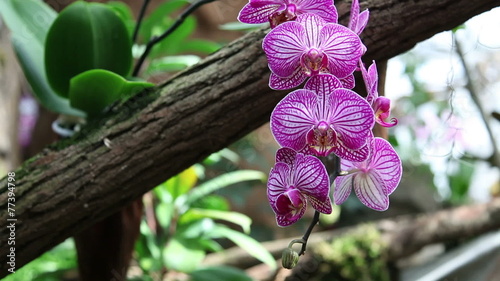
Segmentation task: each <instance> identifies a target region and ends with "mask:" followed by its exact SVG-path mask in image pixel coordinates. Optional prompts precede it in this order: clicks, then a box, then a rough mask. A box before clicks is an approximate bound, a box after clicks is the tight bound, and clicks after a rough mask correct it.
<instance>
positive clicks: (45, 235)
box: [0, 0, 499, 277]
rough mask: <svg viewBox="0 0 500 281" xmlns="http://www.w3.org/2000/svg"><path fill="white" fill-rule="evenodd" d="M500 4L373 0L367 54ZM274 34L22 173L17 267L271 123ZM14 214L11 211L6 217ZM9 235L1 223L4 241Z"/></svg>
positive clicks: (402, 46) (194, 71)
mask: <svg viewBox="0 0 500 281" xmlns="http://www.w3.org/2000/svg"><path fill="white" fill-rule="evenodd" d="M339 4H340V5H341V6H342V5H344V7H345V6H346V4H345V3H342V2H340V3H339ZM498 5H499V3H498V1H497V0H482V1H469V0H460V1H456V0H437V1H436V0H425V1H424V0H421V1H402V0H378V1H375V0H373V1H366V2H363V7H369V8H370V10H371V20H370V23H369V26H368V27H367V29H366V30H365V35H364V37H363V38H364V39H363V40H364V42H365V44H366V45H367V47H368V53H367V54H366V56H365V58H366V59H367V60H371V59H377V60H384V59H388V58H391V57H393V56H395V55H398V54H400V53H402V52H405V51H407V50H409V49H410V48H411V47H413V46H414V45H415V44H416V43H418V42H419V41H422V40H424V39H426V38H429V37H430V36H432V35H434V34H435V33H438V32H440V31H443V30H448V29H450V28H453V27H455V26H457V25H459V24H461V23H463V22H464V21H466V20H467V19H469V18H471V17H472V16H474V15H477V14H480V13H482V12H484V11H487V10H489V9H491V8H493V7H495V6H498ZM339 10H340V11H341V12H342V9H339ZM342 18H343V19H344V20H345V18H346V16H345V14H344V15H343V17H342ZM264 35H265V31H263V30H261V31H256V32H253V33H250V34H247V35H246V36H244V37H242V38H241V39H239V40H237V41H235V42H233V43H231V44H229V45H228V46H227V47H225V48H223V49H222V50H220V51H218V52H217V53H215V54H213V55H211V56H210V57H208V58H207V59H206V60H204V61H203V62H201V63H200V64H198V65H196V66H194V67H192V68H190V69H188V70H186V71H184V72H182V73H180V74H179V75H177V76H176V77H174V78H172V79H171V80H169V81H167V82H165V83H164V84H162V85H160V86H158V87H157V88H156V89H154V90H153V91H144V92H142V93H141V94H139V95H137V96H136V97H134V98H132V99H130V100H128V101H126V102H123V103H121V104H119V105H116V106H115V107H113V108H112V110H110V112H109V113H108V114H107V115H106V116H105V117H104V119H102V120H101V121H98V122H94V123H92V124H89V126H87V127H86V129H84V130H83V131H82V132H81V133H80V134H78V135H77V136H75V137H74V138H73V139H71V140H67V141H63V142H59V143H58V144H57V145H55V146H52V147H50V148H47V149H45V150H44V151H43V152H42V153H40V154H38V155H37V156H35V157H34V158H32V159H31V160H29V161H27V162H25V163H24V165H23V166H22V167H21V168H19V169H18V170H17V171H15V172H16V183H17V189H16V191H15V194H16V207H15V209H16V218H17V222H16V231H15V232H16V245H15V248H16V268H19V267H21V266H22V265H24V264H26V263H27V262H29V261H31V260H32V259H34V258H36V257H37V256H39V255H40V254H42V253H43V252H44V251H46V250H48V249H50V248H51V247H53V246H55V245H57V244H58V243H60V242H61V241H63V240H64V239H65V238H67V237H69V236H72V235H75V234H76V233H78V232H79V231H81V230H82V229H85V228H87V227H89V226H90V225H92V224H94V223H96V222H97V221H99V220H102V219H103V218H105V217H107V216H109V215H110V214H112V213H114V212H116V211H117V210H118V209H120V208H122V207H123V206H125V205H127V204H129V203H130V202H132V201H133V200H134V199H135V198H138V197H139V196H140V195H141V194H143V193H145V192H146V191H148V190H150V189H151V188H153V187H155V186H156V185H158V184H159V183H161V182H162V181H164V180H165V179H167V178H168V177H170V176H172V175H175V174H176V173H178V172H180V171H182V170H183V169H185V168H187V167H189V166H190V165H192V164H193V163H196V162H198V161H199V160H201V159H203V158H204V157H206V156H208V155H209V154H210V153H212V152H215V151H218V150H219V149H221V148H223V147H225V146H227V145H229V144H230V143H232V142H234V141H236V140H237V139H239V138H241V137H243V136H244V135H246V134H248V133H249V132H251V131H252V130H253V129H255V128H257V127H258V126H260V125H262V124H264V123H265V122H266V121H267V120H268V118H269V114H270V112H271V110H272V108H273V107H274V105H275V104H276V103H277V102H278V101H279V100H280V99H281V98H282V97H283V96H284V94H285V93H284V92H275V91H271V90H270V89H269V88H268V87H267V82H268V81H267V80H268V76H269V71H268V69H267V63H266V59H265V57H264V55H263V52H262V50H261V41H262V38H263V36H264ZM105 139H106V140H109V141H111V145H105V143H104V140H105ZM6 188H7V181H6V178H4V179H2V180H1V181H0V209H1V210H6V209H7V192H6V191H7V190H6ZM6 219H7V212H6V211H2V212H1V213H0V221H2V222H6ZM8 231H9V230H8V229H7V228H5V227H2V228H1V230H0V237H2V241H6V240H4V239H6V237H7V236H8V235H9V232H8ZM8 250H9V249H8V247H0V261H1V266H0V277H2V276H4V275H6V274H7V271H6V268H7V266H8V265H7V263H6V262H7V257H6V256H7V254H8Z"/></svg>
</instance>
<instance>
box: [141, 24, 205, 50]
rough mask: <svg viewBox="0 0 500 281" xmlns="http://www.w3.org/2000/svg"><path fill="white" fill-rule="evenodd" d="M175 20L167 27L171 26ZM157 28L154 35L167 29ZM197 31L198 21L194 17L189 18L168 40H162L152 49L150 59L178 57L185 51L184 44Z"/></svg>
mask: <svg viewBox="0 0 500 281" xmlns="http://www.w3.org/2000/svg"><path fill="white" fill-rule="evenodd" d="M173 23H174V20H172V21H171V22H169V24H168V25H167V27H168V26H170V25H172V24H173ZM167 27H165V28H161V29H160V28H157V29H156V30H154V31H153V32H154V35H160V34H162V33H163V32H164V31H165V30H166V28H167ZM195 29H196V19H195V18H194V17H192V16H189V17H187V18H186V19H185V20H184V22H183V23H182V24H181V25H180V26H179V27H178V28H177V29H176V30H175V31H174V32H172V33H171V34H170V35H168V37H167V38H165V39H164V40H162V41H161V42H160V43H159V44H157V45H155V46H154V47H153V48H152V49H151V53H150V55H149V56H150V58H157V57H161V56H168V55H176V54H179V53H181V52H184V51H185V47H184V44H185V43H186V40H187V38H188V37H189V35H191V33H193V32H194V30H195Z"/></svg>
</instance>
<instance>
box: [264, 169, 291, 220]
mask: <svg viewBox="0 0 500 281" xmlns="http://www.w3.org/2000/svg"><path fill="white" fill-rule="evenodd" d="M289 177H290V166H289V165H287V164H285V163H276V165H275V166H274V167H273V168H272V169H271V172H270V173H269V179H268V180H267V197H268V198H269V203H270V204H271V206H272V207H273V209H274V208H275V203H276V200H277V199H278V196H279V195H280V194H282V193H283V192H285V191H286V190H287V189H288V185H289V183H288V181H289ZM275 212H276V210H275Z"/></svg>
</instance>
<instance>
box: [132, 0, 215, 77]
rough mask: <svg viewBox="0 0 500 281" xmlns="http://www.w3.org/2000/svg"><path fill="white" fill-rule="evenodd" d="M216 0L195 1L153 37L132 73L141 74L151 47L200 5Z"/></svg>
mask: <svg viewBox="0 0 500 281" xmlns="http://www.w3.org/2000/svg"><path fill="white" fill-rule="evenodd" d="M214 1H215V0H198V1H196V2H195V3H193V4H191V6H189V7H188V8H187V9H186V10H184V12H182V14H180V15H179V17H178V18H177V20H176V21H175V22H174V24H172V25H171V26H170V27H169V28H168V29H167V30H166V31H165V32H164V33H163V34H162V35H160V36H154V37H152V38H151V39H150V40H149V42H148V44H147V45H146V49H145V50H144V53H142V55H141V57H140V58H139V60H138V61H137V64H136V65H135V68H134V72H133V73H132V76H137V75H138V74H139V71H140V70H141V66H142V64H143V63H144V61H145V60H146V57H147V56H148V55H149V52H151V49H152V48H153V47H154V45H156V44H158V43H159V42H160V41H161V40H163V39H165V38H166V37H167V36H169V35H170V34H172V32H174V31H175V30H176V29H177V28H178V27H179V26H180V25H181V24H182V23H183V22H184V21H185V20H186V18H187V17H188V16H189V15H190V14H191V13H193V12H194V11H195V10H196V9H198V8H199V7H200V6H202V5H204V4H207V3H210V2H214Z"/></svg>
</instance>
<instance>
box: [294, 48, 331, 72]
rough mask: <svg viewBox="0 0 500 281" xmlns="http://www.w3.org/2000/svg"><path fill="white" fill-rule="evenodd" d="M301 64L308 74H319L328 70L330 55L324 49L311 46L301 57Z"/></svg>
mask: <svg viewBox="0 0 500 281" xmlns="http://www.w3.org/2000/svg"><path fill="white" fill-rule="evenodd" d="M300 64H301V65H302V67H303V69H304V73H305V74H306V75H307V76H309V77H310V76H313V75H317V74H319V73H320V72H328V70H327V69H328V57H327V56H326V55H325V53H323V52H322V51H320V50H318V49H316V48H311V49H309V51H307V52H306V53H304V54H303V55H302V56H301V58H300Z"/></svg>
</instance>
